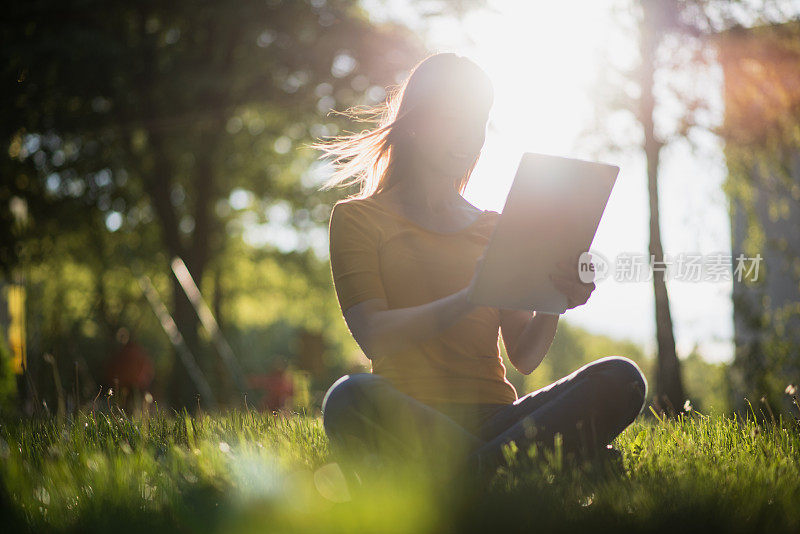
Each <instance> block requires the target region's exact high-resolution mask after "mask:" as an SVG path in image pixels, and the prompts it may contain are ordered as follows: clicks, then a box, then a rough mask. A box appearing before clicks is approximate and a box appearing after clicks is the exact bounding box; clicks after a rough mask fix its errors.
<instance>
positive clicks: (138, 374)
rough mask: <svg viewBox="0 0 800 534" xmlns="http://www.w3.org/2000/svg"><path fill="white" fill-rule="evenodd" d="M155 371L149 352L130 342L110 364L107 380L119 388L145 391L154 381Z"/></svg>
mask: <svg viewBox="0 0 800 534" xmlns="http://www.w3.org/2000/svg"><path fill="white" fill-rule="evenodd" d="M154 376H155V370H154V368H153V362H152V360H151V359H150V356H149V355H148V354H147V351H146V350H145V349H144V347H142V346H141V345H139V344H138V343H136V342H135V341H128V342H127V343H125V345H124V346H123V347H122V349H121V350H120V351H119V352H118V353H116V354H115V355H114V356H112V357H111V359H110V360H109V362H108V366H107V367H106V378H107V379H108V382H109V383H116V384H117V387H119V388H126V387H127V388H130V389H134V390H139V391H142V390H145V389H146V388H147V387H148V386H149V385H150V383H151V382H152V381H153V377H154Z"/></svg>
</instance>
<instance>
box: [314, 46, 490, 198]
mask: <svg viewBox="0 0 800 534" xmlns="http://www.w3.org/2000/svg"><path fill="white" fill-rule="evenodd" d="M386 94H387V98H386V100H385V101H384V102H382V103H380V104H378V105H377V106H355V107H351V108H349V109H348V110H347V111H345V112H344V113H340V114H341V115H344V116H346V117H349V118H351V119H353V120H355V121H356V122H377V123H378V125H377V126H376V127H375V128H373V129H367V130H363V131H361V132H360V133H354V132H347V131H346V130H345V133H346V134H348V135H339V136H333V137H331V138H330V139H331V141H329V142H320V143H314V144H312V145H308V146H309V147H310V148H314V149H320V150H322V151H323V152H324V154H322V155H321V156H319V158H318V159H321V158H324V157H326V156H329V155H330V156H333V158H334V159H333V160H332V162H331V163H332V165H333V166H334V172H333V174H332V175H331V177H330V178H329V179H328V180H327V181H326V182H325V183H323V184H322V186H321V187H320V189H321V190H327V189H331V188H333V187H336V186H340V187H346V186H350V185H353V184H360V191H359V192H358V193H355V194H353V195H351V196H350V197H349V198H366V197H370V196H372V195H374V194H376V193H379V192H381V191H384V190H386V189H389V188H390V187H392V186H393V185H394V184H395V183H396V182H397V181H398V180H399V179H400V176H402V173H398V172H397V170H398V169H400V168H403V167H404V166H405V165H406V164H407V162H408V161H409V157H410V156H412V155H413V154H412V153H411V150H410V144H409V143H408V131H409V126H410V125H411V124H413V123H414V122H415V121H416V120H419V119H421V118H422V117H423V116H424V113H423V111H424V109H425V108H426V107H427V106H431V105H436V102H437V101H439V102H441V101H442V99H453V98H456V99H458V100H461V101H464V102H467V103H468V104H469V109H474V110H476V111H477V112H484V113H488V111H489V109H490V108H491V107H492V104H493V102H494V89H493V87H492V82H491V80H490V79H489V77H488V76H487V75H486V73H485V72H484V71H483V69H481V68H480V67H479V66H478V65H477V64H476V63H474V62H473V61H472V60H470V59H468V58H466V57H464V56H460V55H457V54H454V53H452V52H442V53H437V54H432V55H430V56H428V57H426V58H425V59H423V60H422V61H420V62H419V63H417V65H416V66H415V67H414V68H413V69H412V70H411V72H410V73H409V75H408V77H406V79H405V80H404V81H403V82H402V83H401V84H400V85H399V86H390V87H389V88H387V91H386ZM334 111H335V110H334ZM337 113H339V112H337ZM422 120H424V118H423V119H422ZM479 158H480V153H478V155H477V156H476V157H475V160H473V162H472V164H471V165H470V167H469V169H467V171H466V172H465V173H464V175H463V176H460V177H458V178H457V179H456V180H455V181H454V183H453V186H454V188H455V189H456V190H457V191H458V192H459V193H463V192H464V190H465V189H466V187H467V183H468V182H469V178H470V175H471V174H472V171H473V169H474V168H475V165H476V164H477V162H478V159H479Z"/></svg>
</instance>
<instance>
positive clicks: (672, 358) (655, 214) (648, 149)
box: [639, 0, 685, 412]
mask: <svg viewBox="0 0 800 534" xmlns="http://www.w3.org/2000/svg"><path fill="white" fill-rule="evenodd" d="M641 5H642V12H643V20H642V25H641V35H640V52H641V65H640V69H641V83H640V87H641V100H640V109H639V120H640V122H641V124H642V128H643V130H644V151H645V156H646V158H647V190H648V193H649V203H650V247H649V250H650V258H651V262H652V266H653V292H654V296H655V312H656V340H657V344H658V354H657V365H656V391H655V404H656V406H657V407H658V408H659V409H660V410H662V411H667V412H674V411H680V410H681V409H682V407H683V402H684V400H685V396H684V391H683V382H682V380H681V373H680V361H679V360H678V355H677V353H676V352H675V336H674V334H673V329H672V315H671V313H670V310H669V295H668V294H667V285H666V282H665V279H664V269H663V268H661V267H663V266H664V263H663V262H664V250H663V248H662V245H661V227H660V224H659V209H658V166H659V156H660V153H661V147H662V143H661V142H660V141H659V140H658V139H656V135H655V127H654V118H653V114H654V111H655V98H654V96H653V85H654V73H655V64H656V51H657V48H658V42H659V39H660V34H661V32H660V29H659V27H658V20H657V17H658V14H657V13H656V6H655V4H654V3H652V1H651V0H646V1H643V2H642V4H641Z"/></svg>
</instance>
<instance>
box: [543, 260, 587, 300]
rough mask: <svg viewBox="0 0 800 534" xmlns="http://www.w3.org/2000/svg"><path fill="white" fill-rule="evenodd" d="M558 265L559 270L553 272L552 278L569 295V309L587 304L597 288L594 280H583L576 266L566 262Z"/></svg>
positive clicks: (557, 286) (557, 287)
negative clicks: (585, 281)
mask: <svg viewBox="0 0 800 534" xmlns="http://www.w3.org/2000/svg"><path fill="white" fill-rule="evenodd" d="M575 263H576V264H577V262H575ZM557 266H558V268H559V271H558V272H555V273H551V274H550V280H551V281H552V282H553V285H555V286H556V289H558V290H559V291H560V292H561V293H563V294H564V295H565V296H566V297H567V309H572V308H575V307H577V306H581V305H583V304H586V301H587V300H589V297H590V296H591V295H592V291H594V290H595V287H596V286H595V284H594V282H593V281H592V282H587V283H584V282H582V281H581V279H580V276H579V275H578V269H577V268H576V266H572V267H570V266H569V265H568V264H567V263H566V262H558V263H557Z"/></svg>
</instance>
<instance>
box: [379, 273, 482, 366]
mask: <svg viewBox="0 0 800 534" xmlns="http://www.w3.org/2000/svg"><path fill="white" fill-rule="evenodd" d="M476 307H477V305H476V304H472V303H470V302H468V301H467V288H464V289H462V290H460V291H458V292H456V293H453V294H452V295H448V296H446V297H444V298H441V299H438V300H434V301H432V302H428V303H426V304H422V305H420V306H413V307H409V308H397V309H393V310H384V311H379V312H374V313H373V316H372V318H371V319H370V323H371V324H370V327H369V330H370V332H371V336H370V338H371V343H370V347H369V349H370V350H369V352H370V354H368V356H369V357H370V358H372V357H374V356H378V357H383V356H391V355H392V354H394V353H396V352H399V351H401V350H403V349H405V348H408V347H410V346H412V345H415V344H417V343H419V342H421V341H425V340H426V339H429V338H432V337H435V336H436V335H438V334H440V333H441V332H443V331H444V330H447V329H448V328H450V327H451V326H452V325H454V324H455V323H456V322H458V320H459V319H461V318H462V317H464V316H465V315H466V314H468V313H470V312H471V311H472V310H474V309H475V308H476Z"/></svg>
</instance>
